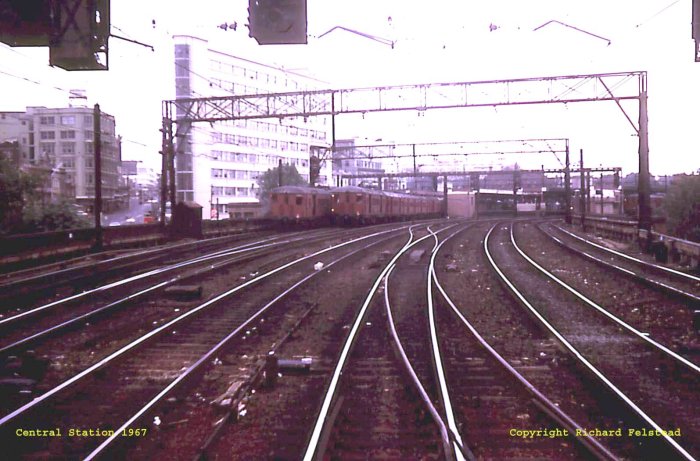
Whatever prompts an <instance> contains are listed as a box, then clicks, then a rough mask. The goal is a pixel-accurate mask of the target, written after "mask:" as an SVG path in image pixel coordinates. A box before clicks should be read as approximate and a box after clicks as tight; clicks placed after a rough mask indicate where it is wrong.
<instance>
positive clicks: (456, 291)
mask: <svg viewBox="0 0 700 461" xmlns="http://www.w3.org/2000/svg"><path fill="white" fill-rule="evenodd" d="M490 227H491V224H484V225H478V226H475V227H473V228H472V229H473V230H470V231H467V232H465V233H462V234H460V235H459V236H457V237H456V238H454V239H453V240H451V241H450V242H448V243H447V244H445V246H444V247H443V248H442V249H441V250H440V254H439V255H438V260H437V262H436V271H437V272H438V277H439V279H440V282H441V284H442V286H443V287H444V289H445V291H446V292H447V293H448V295H449V296H450V297H451V298H452V300H453V302H454V303H455V304H456V305H457V306H458V308H460V311H461V312H462V314H463V315H464V316H465V317H466V318H467V320H469V321H470V322H471V323H472V325H474V327H475V328H476V330H477V331H479V332H480V334H481V335H482V336H483V337H484V338H485V340H486V341H488V342H489V343H490V344H491V346H492V347H493V348H494V349H495V350H496V351H498V352H499V353H500V354H501V355H502V356H503V357H504V358H505V359H506V360H507V361H508V362H509V363H510V364H511V366H513V367H514V368H515V369H516V370H518V371H519V372H520V373H521V374H522V375H523V376H524V377H525V378H526V379H528V380H529V381H530V382H531V383H532V384H533V385H534V386H536V387H537V388H538V389H540V390H541V391H542V392H543V393H544V395H546V396H547V397H548V398H549V399H550V400H552V401H553V402H555V403H556V404H558V405H559V407H560V408H561V409H562V410H563V411H564V412H565V413H567V414H568V415H569V416H570V417H571V418H572V419H573V420H574V421H576V422H577V423H578V424H580V425H581V426H582V427H584V428H591V429H593V428H598V429H610V428H613V429H614V428H617V427H628V426H629V427H636V422H637V420H636V418H634V419H629V418H628V419H625V418H624V417H621V416H620V415H621V414H622V415H625V414H627V412H622V413H621V412H620V411H618V410H619V405H618V403H617V401H616V400H613V399H610V397H609V394H608V393H607V392H604V391H601V389H600V386H599V385H598V384H597V382H594V381H592V379H591V378H590V377H589V375H588V374H587V373H586V372H583V371H582V370H581V368H580V367H579V365H577V364H576V363H575V362H574V361H573V360H572V359H571V358H570V356H569V355H568V354H567V353H565V352H564V351H563V350H562V349H561V348H560V346H558V344H557V343H556V342H555V341H554V340H553V339H551V338H549V336H548V334H547V333H545V331H544V330H543V329H542V327H541V326H540V325H539V324H538V323H537V322H535V320H533V318H532V317H531V316H530V314H529V313H527V312H526V310H525V309H524V308H523V307H521V306H520V305H519V304H518V303H516V302H515V301H514V299H513V297H512V296H511V295H510V294H509V292H508V291H506V289H505V287H504V286H503V285H502V284H501V283H499V281H498V279H497V277H496V274H495V273H494V272H493V270H492V269H491V267H490V264H489V263H488V261H487V259H486V256H485V255H484V252H483V239H484V237H485V235H486V232H487V231H488V229H489V228H490ZM497 227H502V225H499V226H497ZM494 237H496V236H494V235H492V237H491V239H492V240H494ZM501 241H502V240H500V239H499V241H492V242H491V249H492V251H493V250H494V248H503V245H501ZM504 245H505V243H504ZM448 264H455V265H456V268H457V270H456V271H455V270H447V267H448ZM544 291H545V293H544V295H546V293H548V292H549V291H551V289H550V288H546V289H545V290H544ZM460 328H462V329H464V327H461V326H460ZM463 334H468V332H466V330H465V333H463ZM507 392H511V393H512V392H513V389H512V388H511V387H508V388H507ZM518 392H520V391H517V388H516V392H515V395H518ZM519 405H520V406H519V407H516V406H514V407H513V408H509V407H507V406H505V408H503V407H496V408H497V410H494V411H498V412H499V413H504V414H510V415H511V416H512V417H513V419H512V420H511V425H512V426H511V427H512V428H514V429H519V430H537V429H541V428H544V427H550V426H549V425H547V424H546V425H544V426H542V425H541V424H542V423H541V421H546V420H544V419H541V418H542V413H541V412H540V411H533V410H532V405H531V404H530V402H529V401H528V402H525V403H523V402H522V401H521V402H520V403H519ZM471 406H472V407H473V406H475V405H474V404H473V403H472V405H471ZM465 407H466V408H469V406H468V405H467V406H465ZM519 415H520V417H518V416H519ZM479 417H481V416H479ZM465 421H466V423H465V424H466V427H465V433H466V434H470V433H472V432H473V433H479V431H481V430H482V427H481V425H482V424H483V423H482V422H481V420H480V419H478V418H474V417H465ZM550 424H551V423H550ZM499 435H500V436H501V437H504V436H505V435H504V434H502V433H501V434H499ZM489 441H490V440H489V439H483V438H482V439H478V440H476V441H475V442H476V444H477V446H479V445H483V444H486V443H487V442H489ZM600 441H601V443H602V444H603V445H605V446H606V447H608V448H609V449H610V450H611V451H613V453H615V454H617V455H618V456H621V457H624V458H627V459H642V458H641V455H642V451H640V448H639V447H637V440H635V439H634V438H629V437H608V438H605V439H603V440H600ZM528 443H531V442H528V441H527V440H518V439H512V440H511V441H510V442H509V445H513V446H518V445H517V444H523V445H522V446H523V449H527V448H528ZM502 448H503V447H502V446H498V445H492V446H487V447H484V448H483V449H484V450H488V449H491V450H499V449H502ZM487 453H488V452H487ZM494 456H495V458H494V459H498V456H497V455H494ZM487 458H488V457H487Z"/></svg>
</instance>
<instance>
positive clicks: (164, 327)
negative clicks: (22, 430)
mask: <svg viewBox="0 0 700 461" xmlns="http://www.w3.org/2000/svg"><path fill="white" fill-rule="evenodd" d="M404 228H405V227H404ZM401 229H403V228H401ZM395 231H396V229H394V230H386V231H381V232H376V233H373V234H370V235H366V236H363V237H359V238H357V239H352V240H349V241H347V242H343V243H340V244H338V245H334V246H331V247H329V248H325V249H323V250H319V251H317V252H314V253H313V254H310V255H307V256H304V257H302V258H298V259H296V260H294V261H291V262H289V263H286V264H284V265H282V266H279V267H277V268H275V269H272V270H270V271H268V272H266V273H264V274H261V275H259V276H257V277H255V278H254V279H250V280H248V281H246V282H244V283H242V284H240V285H237V286H236V287H234V288H232V289H230V290H228V291H226V292H223V293H221V294H219V295H218V296H215V297H214V298H212V299H210V300H208V301H206V302H204V303H202V304H200V305H199V306H197V307H195V308H193V309H191V310H189V311H188V312H185V313H183V314H182V315H180V316H178V317H176V318H174V319H172V320H170V321H169V322H167V323H164V324H163V325H161V326H159V327H158V328H156V329H154V330H151V331H149V332H148V333H146V334H145V335H143V336H141V337H139V338H138V339H136V340H134V341H132V342H130V343H129V344H127V345H125V346H123V347H122V348H120V349H119V350H117V351H115V352H113V353H111V354H110V355H108V356H107V357H105V358H103V359H101V360H99V361H98V362H96V363H95V364H93V365H91V366H90V367H88V368H87V369H85V370H83V371H82V372H80V373H78V374H76V375H74V376H73V377H71V378H69V379H68V380H66V381H64V382H63V383H61V384H60V385H58V386H56V387H54V388H53V389H51V390H49V391H47V392H45V393H44V394H42V395H40V396H38V397H36V398H35V399H34V400H32V401H30V402H28V403H26V404H25V405H23V406H21V407H20V408H17V409H16V410H14V411H12V412H11V413H9V414H7V415H5V416H3V417H2V418H0V427H2V426H4V425H5V424H7V423H8V422H10V421H12V420H13V419H15V418H16V417H18V416H19V415H21V414H23V413H25V412H26V411H28V410H30V409H32V408H34V407H36V406H37V405H39V404H41V403H43V402H44V401H46V400H48V399H50V398H51V397H53V396H54V395H56V394H57V393H59V392H61V391H63V390H65V389H67V388H68V387H70V386H72V385H73V384H75V383H76V382H78V381H80V380H81V379H83V378H85V377H86V376H88V375H90V374H92V373H93V372H95V371H97V370H98V369H100V368H102V367H104V366H105V365H107V364H108V363H110V362H112V361H113V360H115V359H117V358H119V357H121V356H122V355H124V354H126V353H127V352H129V351H130V350H132V349H134V348H135V347H137V346H138V345H140V344H141V343H144V342H145V341H147V340H149V339H151V338H152V337H154V336H156V335H158V334H160V333H162V332H164V331H166V330H167V329H169V328H170V327H172V326H173V325H175V324H177V323H179V322H181V321H182V320H184V319H186V318H188V317H190V316H192V315H194V314H196V313H199V312H200V311H203V310H205V309H206V308H207V307H209V306H211V305H213V304H215V303H217V302H219V301H221V300H222V299H225V298H228V297H230V296H231V295H233V294H234V293H236V292H238V291H240V290H242V289H244V288H246V287H248V286H250V285H253V284H255V283H258V282H260V281H261V280H263V279H265V278H268V277H270V276H272V275H274V274H276V273H278V272H280V271H282V270H284V269H286V268H288V267H291V266H293V265H295V264H298V263H300V262H302V261H305V260H308V259H310V258H313V257H316V256H318V255H321V254H323V253H326V252H328V251H331V250H334V249H338V248H341V247H344V246H347V245H350V244H353V243H357V242H360V241H362V240H366V239H368V238H372V237H376V236H379V235H384V234H387V233H391V232H395ZM116 433H117V434H118V432H116Z"/></svg>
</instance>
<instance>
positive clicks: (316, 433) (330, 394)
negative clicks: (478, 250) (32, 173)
mask: <svg viewBox="0 0 700 461" xmlns="http://www.w3.org/2000/svg"><path fill="white" fill-rule="evenodd" d="M455 225H456V224H455ZM450 227H453V226H450ZM442 230H443V231H444V230H446V229H442ZM409 233H410V237H409V240H408V241H407V242H406V244H405V245H404V246H403V247H402V248H401V249H399V251H397V252H396V254H395V255H394V256H393V257H392V258H391V260H389V262H388V263H387V265H386V266H385V267H384V269H383V270H382V272H381V273H380V274H379V275H378V276H377V278H376V280H375V282H374V283H373V284H372V287H371V288H370V290H369V293H368V294H367V296H366V297H365V301H364V302H363V304H362V307H361V308H360V310H359V312H358V314H357V317H356V318H355V322H354V323H353V325H352V327H351V328H350V332H349V333H348V336H347V338H346V340H345V343H344V345H343V349H342V351H341V353H340V356H339V358H338V361H337V363H336V366H335V369H334V371H333V375H332V377H331V380H330V383H329V385H328V388H327V390H326V394H325V396H324V398H323V403H322V404H321V409H320V411H319V414H318V417H317V418H316V423H315V424H314V428H313V431H312V432H311V437H310V440H309V443H308V444H307V448H306V452H305V453H304V457H303V459H304V461H311V460H312V459H314V456H315V454H316V451H317V449H318V446H319V441H320V438H321V433H322V431H323V429H324V426H325V422H326V417H327V416H328V412H329V410H330V407H331V403H332V401H333V399H334V398H335V394H336V391H337V388H338V384H339V382H340V375H341V374H342V372H343V369H344V368H345V364H346V361H347V359H348V356H349V355H350V350H351V349H352V345H353V343H354V342H355V340H356V338H357V334H358V332H359V331H360V328H361V325H362V321H363V319H364V317H365V314H366V312H367V310H368V308H369V305H370V303H371V301H372V298H373V297H374V294H375V293H376V291H377V289H378V288H379V286H380V285H381V282H382V280H383V279H384V277H385V276H386V274H387V273H388V272H389V268H390V267H391V266H392V265H393V264H394V263H395V262H396V260H397V259H398V258H399V257H400V256H401V255H402V254H404V253H405V252H406V251H407V250H408V249H409V248H410V247H411V246H413V245H415V244H417V243H418V242H420V241H423V240H425V239H427V238H430V236H431V235H426V236H424V237H421V238H420V239H418V240H416V241H413V231H412V229H411V228H409Z"/></svg>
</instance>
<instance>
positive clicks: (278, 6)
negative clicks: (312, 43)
mask: <svg viewBox="0 0 700 461" xmlns="http://www.w3.org/2000/svg"><path fill="white" fill-rule="evenodd" d="M306 26H307V24H306V0H248V28H249V35H250V36H251V37H253V38H254V39H255V40H256V41H257V42H258V44H259V45H284V44H306V43H307V38H306Z"/></svg>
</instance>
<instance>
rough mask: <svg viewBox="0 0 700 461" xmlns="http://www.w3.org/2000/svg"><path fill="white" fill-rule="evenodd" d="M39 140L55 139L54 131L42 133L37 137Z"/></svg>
mask: <svg viewBox="0 0 700 461" xmlns="http://www.w3.org/2000/svg"><path fill="white" fill-rule="evenodd" d="M39 137H40V138H41V139H56V132H55V131H42V132H41V133H40V136H39Z"/></svg>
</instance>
